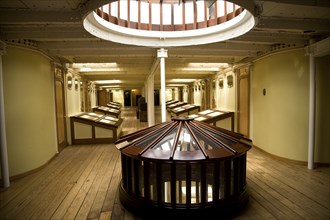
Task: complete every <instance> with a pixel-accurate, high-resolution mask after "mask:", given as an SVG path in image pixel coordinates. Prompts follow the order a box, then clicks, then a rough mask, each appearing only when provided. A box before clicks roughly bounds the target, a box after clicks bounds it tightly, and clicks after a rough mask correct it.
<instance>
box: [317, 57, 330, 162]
mask: <svg viewBox="0 0 330 220" xmlns="http://www.w3.org/2000/svg"><path fill="white" fill-rule="evenodd" d="M329 70H330V55H328V56H326V57H322V58H317V59H316V113H315V161H316V162H321V163H330V135H329V131H330V74H329Z"/></svg>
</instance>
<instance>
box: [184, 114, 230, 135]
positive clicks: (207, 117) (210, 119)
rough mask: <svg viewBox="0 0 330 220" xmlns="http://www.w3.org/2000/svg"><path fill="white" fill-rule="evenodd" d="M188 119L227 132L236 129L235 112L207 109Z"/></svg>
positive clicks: (189, 116)
mask: <svg viewBox="0 0 330 220" xmlns="http://www.w3.org/2000/svg"><path fill="white" fill-rule="evenodd" d="M187 117H188V118H192V119H194V120H196V121H202V122H205V123H208V124H211V125H214V126H217V127H220V128H224V129H227V130H231V131H234V129H235V126H234V125H235V118H234V112H227V111H220V110H211V109H207V110H204V111H201V112H198V113H196V114H192V115H188V116H187Z"/></svg>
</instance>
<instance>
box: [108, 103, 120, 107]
mask: <svg viewBox="0 0 330 220" xmlns="http://www.w3.org/2000/svg"><path fill="white" fill-rule="evenodd" d="M109 104H110V105H116V106H118V107H121V103H120V102H109Z"/></svg>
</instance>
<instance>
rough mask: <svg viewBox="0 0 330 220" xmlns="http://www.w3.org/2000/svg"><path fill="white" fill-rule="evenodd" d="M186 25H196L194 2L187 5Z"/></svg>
mask: <svg viewBox="0 0 330 220" xmlns="http://www.w3.org/2000/svg"><path fill="white" fill-rule="evenodd" d="M185 14H186V24H191V23H194V5H193V3H192V2H186V4H185Z"/></svg>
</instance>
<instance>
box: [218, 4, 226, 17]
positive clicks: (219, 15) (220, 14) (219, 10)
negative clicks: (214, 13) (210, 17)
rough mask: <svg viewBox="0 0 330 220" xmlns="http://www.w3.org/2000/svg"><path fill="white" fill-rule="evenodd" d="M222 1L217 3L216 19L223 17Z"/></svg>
mask: <svg viewBox="0 0 330 220" xmlns="http://www.w3.org/2000/svg"><path fill="white" fill-rule="evenodd" d="M224 5H225V3H224V1H218V17H221V16H224V15H225V7H224Z"/></svg>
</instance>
